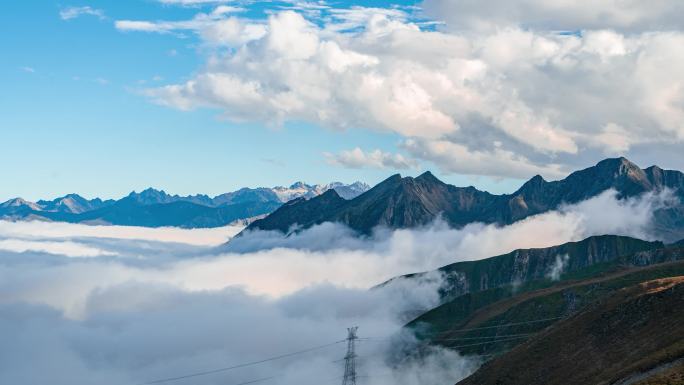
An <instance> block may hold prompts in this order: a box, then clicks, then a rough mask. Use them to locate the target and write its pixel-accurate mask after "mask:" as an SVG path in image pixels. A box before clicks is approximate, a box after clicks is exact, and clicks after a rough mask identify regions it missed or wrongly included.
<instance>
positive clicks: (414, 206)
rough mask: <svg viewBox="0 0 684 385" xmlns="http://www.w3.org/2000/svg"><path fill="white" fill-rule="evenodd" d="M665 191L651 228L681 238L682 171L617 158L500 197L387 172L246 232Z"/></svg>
mask: <svg viewBox="0 0 684 385" xmlns="http://www.w3.org/2000/svg"><path fill="white" fill-rule="evenodd" d="M666 188H667V189H670V190H672V191H673V192H674V194H675V196H676V198H677V199H678V200H679V204H676V205H674V206H673V207H670V208H667V209H664V210H660V211H659V212H657V213H656V227H657V229H658V231H660V232H661V233H662V234H664V239H667V240H674V239H679V238H681V237H684V219H683V218H684V215H682V214H684V174H682V173H681V172H679V171H669V170H662V169H660V168H658V167H656V166H653V167H649V168H647V169H645V170H642V169H641V168H639V167H638V166H637V165H635V164H634V163H632V162H630V161H629V160H627V159H625V158H615V159H606V160H604V161H601V162H599V163H598V164H596V165H595V166H593V167H589V168H587V169H584V170H580V171H577V172H574V173H572V174H570V175H569V176H568V177H567V178H565V179H563V180H560V181H553V182H547V181H545V180H544V179H543V178H542V177H541V176H535V177H533V178H532V179H530V180H529V181H527V182H526V183H525V184H523V186H522V187H521V188H520V189H518V191H516V192H514V193H513V194H505V195H493V194H490V193H488V192H485V191H479V190H477V189H476V188H474V187H456V186H452V185H449V184H446V183H444V182H442V181H440V180H439V179H437V178H436V177H435V176H434V175H432V174H431V173H430V172H426V173H424V174H422V175H420V176H418V177H417V178H411V177H405V178H402V177H401V176H400V175H393V176H391V177H389V178H387V179H386V180H385V181H383V182H381V183H379V184H378V185H376V186H375V187H373V188H372V189H370V190H368V191H367V192H365V193H363V194H361V195H359V196H358V197H356V198H354V199H351V200H348V201H344V202H326V201H325V199H327V197H324V196H320V197H315V198H311V199H308V200H304V199H302V200H298V201H296V202H292V204H291V205H289V206H288V207H283V209H282V211H280V210H277V211H276V212H274V213H272V214H271V215H269V216H267V217H266V218H264V219H262V220H259V221H255V222H254V223H252V225H251V226H250V229H251V230H255V229H262V230H279V231H281V232H287V231H289V229H291V228H293V227H298V228H307V227H311V226H313V225H316V224H319V223H322V222H339V223H343V224H345V225H347V226H349V227H351V228H352V229H354V230H356V231H357V232H359V233H362V234H369V233H370V232H371V231H372V230H373V228H375V227H376V226H384V227H389V228H411V227H416V226H421V225H425V224H426V223H430V222H431V221H433V220H435V219H436V218H437V217H441V218H442V219H444V220H445V221H446V222H447V223H448V224H449V225H451V226H452V227H456V228H458V227H462V226H464V225H466V224H468V223H473V222H482V223H496V224H501V225H505V224H510V223H513V222H516V221H519V220H521V219H524V218H527V217H529V216H531V215H535V214H540V213H543V212H547V211H549V210H554V209H557V208H558V207H559V206H560V205H562V204H571V203H577V202H580V201H583V200H586V199H589V198H591V197H594V196H596V195H598V194H600V193H602V192H603V191H606V190H608V189H615V190H616V191H617V193H618V197H619V198H627V197H633V196H637V195H639V194H643V193H645V192H659V191H662V190H664V189H666ZM328 203H332V204H330V205H327V204H328ZM295 225H296V226H295Z"/></svg>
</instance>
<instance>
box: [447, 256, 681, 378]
mask: <svg viewBox="0 0 684 385" xmlns="http://www.w3.org/2000/svg"><path fill="white" fill-rule="evenodd" d="M682 265H683V264H682V263H675V264H669V266H668V267H669V268H675V269H681V268H682ZM665 270H666V269H665ZM665 270H663V269H661V268H648V269H644V270H642V271H640V272H638V273H637V274H638V275H637V276H634V275H632V274H627V275H624V276H623V277H620V278H615V279H611V280H608V281H605V282H603V286H601V285H599V287H596V288H593V287H592V285H591V284H589V285H583V286H580V287H577V290H578V291H579V292H580V293H582V294H584V295H588V296H594V294H593V291H596V290H598V291H603V292H605V293H606V294H603V295H600V294H599V295H598V297H599V298H598V299H597V300H595V301H593V302H591V303H590V304H587V305H586V306H585V307H584V308H583V310H581V311H579V312H577V313H575V314H574V315H570V316H568V317H567V318H566V319H563V320H561V321H558V322H557V323H556V324H554V325H553V326H551V327H548V328H546V329H544V330H542V331H540V332H539V333H538V334H536V335H534V336H532V337H530V338H529V339H528V340H527V341H525V342H523V343H522V344H520V345H519V346H517V347H515V348H513V349H512V350H511V351H510V352H508V353H506V354H504V355H502V356H500V357H496V358H494V359H492V360H491V361H489V362H487V363H486V364H485V365H484V366H483V367H482V368H480V369H479V370H478V371H477V372H476V373H475V374H473V375H472V376H470V377H469V378H467V379H465V380H463V381H462V382H460V383H459V385H461V384H462V385H476V384H477V385H490V384H491V385H504V384H505V385H535V384H540V385H541V384H544V385H573V384H577V385H580V384H581V385H588V384H596V385H603V384H605V385H608V384H624V385H626V384H635V383H640V384H644V385H645V384H658V383H664V384H667V383H668V382H667V381H670V380H674V379H676V378H678V377H679V378H681V365H679V363H680V362H681V361H679V360H680V359H681V358H682V357H684V311H682V310H681V309H682V306H683V305H684V276H681V275H680V276H673V277H669V278H661V279H656V280H647V281H642V282H640V283H637V284H634V282H635V281H640V280H641V279H644V278H645V277H646V276H647V275H649V274H655V273H656V271H660V273H665ZM639 274H641V275H639ZM620 286H623V287H622V288H620V289H618V288H619V287H620ZM593 289H596V290H593ZM554 297H555V300H554V299H553V298H554ZM563 302H564V301H563V300H559V297H558V296H557V295H555V293H554V294H551V295H545V296H540V297H536V298H532V299H530V300H528V301H524V302H523V303H521V304H519V305H516V306H513V307H512V308H510V309H509V310H508V311H507V312H506V313H507V314H508V315H509V316H510V317H514V316H515V314H514V313H516V312H521V314H522V313H526V312H529V311H531V310H534V309H535V308H537V307H538V306H539V307H540V308H546V309H553V308H554V307H555V308H556V309H560V308H563V307H566V305H563ZM554 303H555V305H554ZM509 312H512V313H509ZM509 319H510V318H509ZM673 362H675V363H677V364H676V365H674V366H671V363H673ZM674 383H677V382H674ZM679 383H681V382H679Z"/></svg>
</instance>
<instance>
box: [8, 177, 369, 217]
mask: <svg viewBox="0 0 684 385" xmlns="http://www.w3.org/2000/svg"><path fill="white" fill-rule="evenodd" d="M368 189H369V186H368V185H366V184H365V183H362V182H356V183H353V184H348V185H347V184H343V183H339V182H333V183H330V184H326V185H309V184H306V183H303V182H297V183H294V184H292V185H291V186H289V187H282V186H278V187H273V188H264V187H260V188H242V189H240V190H237V191H233V192H229V193H225V194H221V195H217V196H215V197H213V198H212V197H209V196H207V195H191V196H178V195H170V194H167V193H166V192H164V191H163V190H155V189H152V188H148V189H146V190H144V191H141V192H140V193H137V192H135V191H134V192H131V193H130V194H129V195H128V196H126V197H123V198H121V199H119V200H111V199H110V200H102V199H99V198H95V199H90V200H89V199H86V198H83V197H82V196H80V195H78V194H69V195H66V196H63V197H59V198H56V199H53V200H39V201H37V202H29V201H26V200H24V199H22V198H14V199H10V200H8V201H6V202H4V203H1V204H0V219H6V220H22V219H35V220H50V221H62V222H71V223H87V224H113V225H128V226H146V227H159V226H177V227H186V228H193V227H218V226H224V225H227V224H230V223H233V222H236V221H249V220H251V218H254V217H259V216H263V215H266V214H268V213H270V212H272V211H274V210H276V209H277V208H278V207H280V206H281V205H282V204H283V203H284V202H287V201H289V200H291V199H296V198H300V197H301V198H303V199H308V198H313V197H315V196H317V195H320V194H323V193H325V192H326V191H328V190H335V191H336V194H337V195H338V196H340V197H345V198H346V199H351V198H354V197H356V196H357V195H359V194H361V193H363V192H364V191H366V190H368ZM343 199H344V198H343Z"/></svg>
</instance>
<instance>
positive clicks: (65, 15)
mask: <svg viewBox="0 0 684 385" xmlns="http://www.w3.org/2000/svg"><path fill="white" fill-rule="evenodd" d="M84 15H89V16H95V17H98V18H100V19H104V18H105V14H104V11H103V10H101V9H95V8H92V7H90V6H84V7H67V8H64V9H62V10H61V11H59V17H60V18H61V19H62V20H72V19H76V18H78V17H81V16H84Z"/></svg>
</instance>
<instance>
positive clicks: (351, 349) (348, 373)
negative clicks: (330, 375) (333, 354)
mask: <svg viewBox="0 0 684 385" xmlns="http://www.w3.org/2000/svg"><path fill="white" fill-rule="evenodd" d="M357 330H359V327H358V326H354V327H351V328H349V329H347V331H348V332H349V335H348V336H347V354H346V355H345V356H344V379H342V385H356V339H357V338H358V337H357V336H356V331H357Z"/></svg>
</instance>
